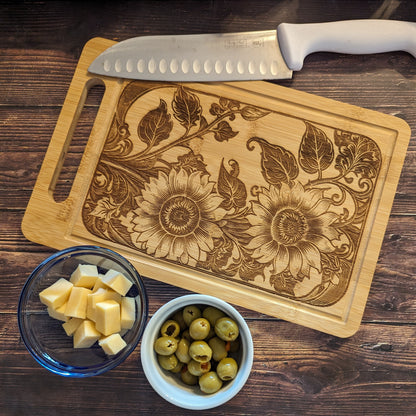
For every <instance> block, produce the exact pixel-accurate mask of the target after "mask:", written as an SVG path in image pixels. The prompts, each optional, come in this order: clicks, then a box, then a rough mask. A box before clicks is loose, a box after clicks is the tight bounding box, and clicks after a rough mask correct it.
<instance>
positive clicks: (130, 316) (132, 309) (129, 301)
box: [120, 297, 136, 329]
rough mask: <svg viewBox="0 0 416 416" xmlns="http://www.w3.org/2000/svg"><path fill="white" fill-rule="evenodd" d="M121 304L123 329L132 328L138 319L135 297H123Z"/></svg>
mask: <svg viewBox="0 0 416 416" xmlns="http://www.w3.org/2000/svg"><path fill="white" fill-rule="evenodd" d="M120 306H121V312H120V317H121V318H120V326H121V328H122V329H130V328H132V327H133V324H134V321H135V320H136V301H135V299H134V298H130V297H123V298H122V299H121V305H120Z"/></svg>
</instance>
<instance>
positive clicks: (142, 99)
mask: <svg viewBox="0 0 416 416" xmlns="http://www.w3.org/2000/svg"><path fill="white" fill-rule="evenodd" d="M113 43H114V42H112V41H109V40H106V39H102V38H95V39H92V40H91V41H90V42H88V43H87V45H86V46H85V48H84V50H83V53H82V55H81V58H80V61H79V64H78V66H77V68H76V72H75V74H74V78H73V81H72V83H71V85H70V88H69V90H68V94H67V98H66V100H65V103H64V105H63V108H62V111H61V114H60V117H59V120H58V122H57V126H56V129H55V131H54V134H53V137H52V139H51V142H50V145H49V148H48V151H47V153H46V156H45V159H44V162H43V165H42V167H41V170H40V172H39V176H38V179H37V182H36V185H35V187H34V190H33V193H32V197H31V199H30V202H29V204H28V207H27V210H26V213H25V216H24V219H23V224H22V229H23V232H24V234H25V236H26V237H27V238H28V239H30V240H32V241H34V242H37V243H40V244H44V245H47V246H50V247H53V248H56V249H62V248H65V247H68V246H73V245H79V244H96V245H100V246H103V247H108V248H111V249H114V250H116V251H118V252H119V253H120V254H122V255H124V256H125V257H127V258H128V259H129V260H130V261H131V262H132V263H133V264H134V265H135V266H136V268H137V269H138V271H139V272H140V273H141V274H142V275H144V276H147V277H149V278H153V279H157V280H160V281H163V282H166V283H170V284H173V285H176V286H180V287H183V288H186V289H189V290H192V291H195V292H199V293H205V294H210V295H214V296H218V297H220V298H222V299H224V300H226V301H228V302H231V303H234V304H237V305H240V306H243V307H246V308H250V309H253V310H256V311H259V312H262V313H265V314H269V315H272V316H275V317H279V318H282V319H284V320H288V321H291V322H294V323H297V324H301V325H304V326H307V327H311V328H314V329H317V330H320V331H323V332H327V333H330V334H333V335H337V336H340V337H347V336H350V335H352V334H353V333H354V332H355V331H356V330H357V329H358V327H359V325H360V322H361V318H362V315H363V311H364V307H365V303H366V300H367V296H368V292H369V289H370V285H371V281H372V278H373V273H374V270H375V266H376V262H377V259H378V255H379V250H380V246H381V243H382V239H383V236H384V232H385V228H386V225H387V221H388V218H389V214H390V210H391V206H392V203H393V198H394V194H395V190H396V187H397V183H398V179H399V176H400V172H401V169H402V165H403V161H404V157H405V154H406V149H407V145H408V142H409V138H410V129H409V127H408V125H407V124H406V123H405V122H403V121H402V120H400V119H398V118H395V117H392V116H388V115H384V114H380V113H377V112H374V111H369V110H365V109H362V108H358V107H354V106H351V105H346V104H343V103H339V102H335V101H332V100H328V99H324V98H320V97H317V96H313V95H310V94H306V93H302V92H299V91H294V90H291V89H288V88H283V87H280V86H277V85H274V84H271V83H266V82H238V83H224V84H221V83H213V84H191V83H184V84H170V83H160V82H138V81H129V80H125V81H122V80H117V79H110V78H106V77H101V78H98V77H97V76H94V75H92V74H89V73H88V71H87V68H88V66H89V64H90V63H91V62H92V60H93V59H94V58H95V57H96V56H97V55H98V54H99V53H101V52H102V51H103V50H105V49H106V48H107V47H109V46H110V45H111V44H113ZM97 83H100V84H103V85H104V86H105V94H104V97H103V100H102V102H101V105H100V108H99V111H98V114H97V117H96V120H95V122H94V126H93V129H92V131H91V134H90V137H89V140H88V143H87V145H86V147H85V150H84V153H83V157H82V160H81V162H80V165H79V168H78V171H77V174H76V177H75V179H74V182H73V184H72V188H71V191H70V194H69V196H68V198H67V199H66V200H65V201H63V202H59V203H57V202H55V201H54V199H53V197H52V194H53V190H54V187H55V184H56V180H57V177H58V176H59V173H60V171H61V168H62V165H63V161H64V158H65V152H66V150H67V148H68V146H69V144H70V141H71V135H72V133H73V131H74V129H75V126H76V123H77V119H78V116H79V114H80V112H81V110H82V106H83V100H84V99H85V96H86V94H87V92H88V90H89V88H90V87H91V86H93V85H96V84H97ZM149 296H152V294H151V293H149Z"/></svg>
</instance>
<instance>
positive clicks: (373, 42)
mask: <svg viewBox="0 0 416 416" xmlns="http://www.w3.org/2000/svg"><path fill="white" fill-rule="evenodd" d="M277 36H278V40H279V46H280V50H281V52H282V54H283V57H284V59H285V61H286V64H287V66H288V67H289V68H290V69H292V70H293V71H299V70H300V69H301V68H302V66H303V60H304V59H305V57H306V56H307V55H309V54H311V53H313V52H336V53H348V54H371V53H382V52H392V51H406V52H409V53H410V54H412V55H413V56H414V57H415V58H416V23H413V22H404V21H399V20H377V19H366V20H344V21H339V22H328V23H307V24H290V23H281V24H280V25H279V26H278V27H277Z"/></svg>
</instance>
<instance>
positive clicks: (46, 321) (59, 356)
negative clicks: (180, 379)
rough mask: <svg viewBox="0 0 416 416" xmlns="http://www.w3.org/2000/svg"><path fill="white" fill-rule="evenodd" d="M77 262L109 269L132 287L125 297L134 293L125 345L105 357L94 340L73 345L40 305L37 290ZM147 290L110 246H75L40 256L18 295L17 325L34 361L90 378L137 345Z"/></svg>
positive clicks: (68, 273) (68, 272)
mask: <svg viewBox="0 0 416 416" xmlns="http://www.w3.org/2000/svg"><path fill="white" fill-rule="evenodd" d="M79 264H93V265H96V266H97V268H98V271H99V273H102V274H105V272H106V271H107V270H110V269H114V270H117V271H119V272H121V273H123V274H124V276H125V277H127V278H128V279H129V280H130V281H131V282H132V283H133V285H132V286H131V288H130V289H129V292H128V293H127V294H126V296H130V297H134V299H135V303H136V308H135V309H136V319H135V322H134V324H133V327H132V328H131V329H129V330H128V331H127V332H126V333H125V334H124V335H123V339H124V340H125V342H126V343H127V346H126V347H125V348H124V349H122V350H121V351H120V352H119V353H117V354H115V355H107V354H105V352H104V350H103V349H102V348H101V347H100V346H99V345H98V344H97V343H95V345H93V346H92V347H90V348H74V347H73V339H72V337H70V336H68V335H67V334H66V333H65V331H64V329H63V328H62V324H63V322H62V321H59V320H57V319H53V318H51V317H50V316H49V314H48V312H47V307H46V306H45V305H44V304H43V303H41V301H40V299H39V293H40V292H41V291H42V290H43V289H45V288H46V287H48V286H50V285H51V284H53V283H54V282H56V281H57V280H58V279H59V278H61V277H64V278H67V279H68V280H69V278H70V276H71V274H72V272H73V271H74V270H75V269H76V268H77V266H78V265H79ZM147 312H148V302H147V295H146V289H145V286H144V284H143V281H142V279H141V277H140V275H139V273H138V272H137V271H136V269H135V268H134V267H133V266H132V265H131V264H130V263H129V262H128V261H127V260H126V259H125V258H124V257H122V256H120V255H119V254H117V253H115V252H114V251H112V250H109V249H105V248H101V247H96V246H77V247H70V248H67V249H65V250H62V251H59V252H57V253H55V254H53V255H52V256H50V257H49V258H47V259H46V260H44V261H43V262H42V263H41V264H39V266H37V267H36V269H35V270H34V271H33V272H32V273H31V275H30V276H29V278H28V279H27V281H26V283H25V285H24V287H23V290H22V292H21V295H20V299H19V306H18V323H19V330H20V334H21V337H22V339H23V342H24V344H25V346H26V348H27V349H28V351H29V352H30V354H32V356H33V357H34V358H35V360H36V361H37V362H38V363H39V364H41V365H42V366H43V367H45V368H46V369H47V370H49V371H51V372H53V373H56V374H59V375H61V376H67V377H89V376H94V375H98V374H102V373H104V372H106V371H108V370H110V369H112V368H114V367H116V366H117V365H119V364H120V363H122V362H123V361H124V360H125V359H126V358H127V357H128V356H129V355H130V354H131V352H132V351H133V350H134V349H135V348H136V346H137V344H138V343H139V341H140V339H141V336H142V334H143V330H144V327H145V324H146V321H147Z"/></svg>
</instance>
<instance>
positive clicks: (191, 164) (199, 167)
mask: <svg viewBox="0 0 416 416" xmlns="http://www.w3.org/2000/svg"><path fill="white" fill-rule="evenodd" d="M172 166H173V167H175V168H176V169H177V170H179V169H183V170H185V171H186V172H188V173H192V172H196V171H200V172H204V173H205V174H208V171H207V169H206V166H207V165H206V163H205V162H204V158H203V156H202V155H200V154H197V155H196V154H194V153H193V152H192V151H190V152H188V153H186V154H184V155H180V156H178V162H177V163H174V164H172Z"/></svg>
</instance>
